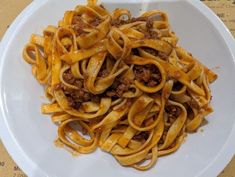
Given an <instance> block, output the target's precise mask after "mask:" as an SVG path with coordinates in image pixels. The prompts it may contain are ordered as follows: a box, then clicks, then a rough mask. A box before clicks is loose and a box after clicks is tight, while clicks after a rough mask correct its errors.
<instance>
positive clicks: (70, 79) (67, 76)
mask: <svg viewBox="0 0 235 177" xmlns="http://www.w3.org/2000/svg"><path fill="white" fill-rule="evenodd" d="M63 79H64V81H65V82H66V83H68V84H73V83H74V82H75V80H76V79H75V77H74V76H73V74H72V72H71V71H70V70H67V71H66V72H64V73H63Z"/></svg>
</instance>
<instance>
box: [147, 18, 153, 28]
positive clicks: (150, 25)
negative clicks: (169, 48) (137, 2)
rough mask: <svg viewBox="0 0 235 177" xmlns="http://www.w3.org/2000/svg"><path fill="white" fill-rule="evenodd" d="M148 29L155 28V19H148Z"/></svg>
mask: <svg viewBox="0 0 235 177" xmlns="http://www.w3.org/2000/svg"><path fill="white" fill-rule="evenodd" d="M146 27H147V28H152V27H153V19H152V18H147V21H146Z"/></svg>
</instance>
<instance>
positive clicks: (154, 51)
mask: <svg viewBox="0 0 235 177" xmlns="http://www.w3.org/2000/svg"><path fill="white" fill-rule="evenodd" d="M142 49H144V51H146V52H148V53H150V54H151V55H154V56H158V53H159V52H158V51H157V50H155V49H152V48H149V47H142Z"/></svg>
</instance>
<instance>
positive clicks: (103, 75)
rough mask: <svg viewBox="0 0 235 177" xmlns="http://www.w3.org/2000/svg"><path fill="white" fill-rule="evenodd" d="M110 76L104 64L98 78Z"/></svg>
mask: <svg viewBox="0 0 235 177" xmlns="http://www.w3.org/2000/svg"><path fill="white" fill-rule="evenodd" d="M108 75H109V71H108V70H107V69H106V66H105V64H103V65H102V67H101V69H100V71H99V73H98V77H106V76H108Z"/></svg>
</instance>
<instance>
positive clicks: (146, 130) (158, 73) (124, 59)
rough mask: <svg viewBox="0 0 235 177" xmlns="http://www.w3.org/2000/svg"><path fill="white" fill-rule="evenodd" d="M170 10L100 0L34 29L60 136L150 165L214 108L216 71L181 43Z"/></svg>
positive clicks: (29, 56)
mask: <svg viewBox="0 0 235 177" xmlns="http://www.w3.org/2000/svg"><path fill="white" fill-rule="evenodd" d="M177 42H178V38H177V36H176V35H175V33H174V32H173V31H171V29H170V24H169V21H168V16H167V14H166V13H164V12H162V11H159V10H151V11H148V12H145V13H143V14H142V15H141V16H140V17H138V18H134V17H132V16H131V13H130V12H129V11H128V10H127V9H116V10H114V11H113V12H111V13H110V12H108V11H107V10H106V9H105V8H104V7H103V6H102V5H97V2H96V0H89V1H88V4H87V5H79V6H77V7H76V8H75V10H73V11H67V12H65V14H64V18H63V19H62V20H61V21H59V24H58V26H48V27H47V28H45V29H44V31H43V35H42V36H41V35H36V34H33V35H32V36H31V39H30V41H29V43H28V44H27V45H26V46H25V48H24V51H23V58H24V59H25V61H26V62H28V63H29V64H31V65H32V73H33V75H34V76H35V78H36V79H37V81H38V82H39V83H40V84H42V85H43V86H44V88H45V94H46V96H47V98H48V99H49V100H50V103H49V104H44V105H42V108H41V110H42V113H44V114H51V115H52V116H51V119H52V121H53V122H54V123H56V124H57V125H58V141H59V142H61V143H62V144H63V145H64V146H66V147H68V148H70V149H72V150H73V151H75V152H77V153H82V154H86V153H91V152H93V151H95V150H96V148H97V147H100V148H101V149H102V150H103V151H106V152H108V153H110V154H112V155H113V156H114V157H115V158H116V159H117V161H118V162H119V163H120V164H121V165H123V166H130V167H133V168H136V169H138V170H147V169H149V168H151V167H152V166H153V165H154V164H155V163H156V161H157V159H158V157H160V156H164V155H168V154H170V153H173V152H175V151H176V150H177V149H178V148H179V147H180V146H181V144H182V143H183V140H184V138H185V136H186V134H187V133H188V132H195V131H196V130H197V129H198V128H199V127H200V125H201V124H202V122H203V120H204V117H205V116H207V115H208V114H209V113H211V112H213V109H212V107H211V106H210V101H211V91H210V88H209V84H210V83H212V82H213V81H215V80H216V78H217V75H216V74H215V73H214V72H212V71H211V70H210V69H208V68H207V67H206V66H204V65H203V64H201V63H200V62H199V61H198V60H196V59H195V58H194V57H193V56H192V54H190V53H188V52H187V51H185V50H184V49H183V48H181V47H180V46H178V44H177Z"/></svg>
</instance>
